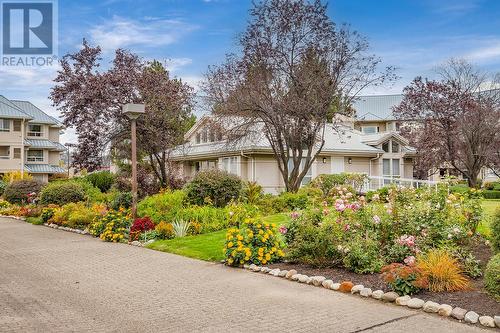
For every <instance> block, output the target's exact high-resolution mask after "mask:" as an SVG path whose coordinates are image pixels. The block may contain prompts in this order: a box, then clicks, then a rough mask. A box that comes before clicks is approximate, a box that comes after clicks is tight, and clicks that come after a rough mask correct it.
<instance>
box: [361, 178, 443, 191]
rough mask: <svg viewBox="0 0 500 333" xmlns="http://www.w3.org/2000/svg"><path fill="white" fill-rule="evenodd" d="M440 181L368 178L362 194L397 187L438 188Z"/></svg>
mask: <svg viewBox="0 0 500 333" xmlns="http://www.w3.org/2000/svg"><path fill="white" fill-rule="evenodd" d="M438 183H439V182H438V181H433V180H420V179H412V178H399V177H390V176H386V177H379V176H368V179H367V180H366V181H365V183H364V184H363V187H362V189H361V192H364V193H366V192H368V191H376V190H378V189H380V188H382V187H385V186H390V185H396V186H401V187H406V188H421V187H434V188H437V184H438Z"/></svg>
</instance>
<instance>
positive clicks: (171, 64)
mask: <svg viewBox="0 0 500 333" xmlns="http://www.w3.org/2000/svg"><path fill="white" fill-rule="evenodd" d="M192 62H193V59H190V58H171V59H167V60H165V67H166V69H167V70H168V71H170V72H176V71H178V70H179V69H180V68H181V67H184V66H186V65H190V64H191V63H192Z"/></svg>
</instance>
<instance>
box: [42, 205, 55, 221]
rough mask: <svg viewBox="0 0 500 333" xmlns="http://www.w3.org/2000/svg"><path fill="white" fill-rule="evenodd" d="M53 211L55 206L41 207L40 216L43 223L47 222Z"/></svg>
mask: <svg viewBox="0 0 500 333" xmlns="http://www.w3.org/2000/svg"><path fill="white" fill-rule="evenodd" d="M55 211H56V208H52V207H47V208H44V209H42V215H41V218H42V221H43V223H47V222H48V221H49V220H50V219H51V218H52V217H53V216H54V213H55Z"/></svg>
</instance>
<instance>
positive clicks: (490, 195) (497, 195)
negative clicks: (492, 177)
mask: <svg viewBox="0 0 500 333" xmlns="http://www.w3.org/2000/svg"><path fill="white" fill-rule="evenodd" d="M483 197H484V198H485V199H500V190H491V191H483Z"/></svg>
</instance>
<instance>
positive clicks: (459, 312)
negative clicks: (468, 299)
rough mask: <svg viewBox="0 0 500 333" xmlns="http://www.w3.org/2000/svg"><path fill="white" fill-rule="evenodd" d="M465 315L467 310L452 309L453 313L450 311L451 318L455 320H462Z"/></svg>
mask: <svg viewBox="0 0 500 333" xmlns="http://www.w3.org/2000/svg"><path fill="white" fill-rule="evenodd" d="M466 313H467V310H465V309H462V308H459V307H456V308H454V309H453V311H451V316H452V317H453V318H455V319H458V320H464V318H465V314H466Z"/></svg>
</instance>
